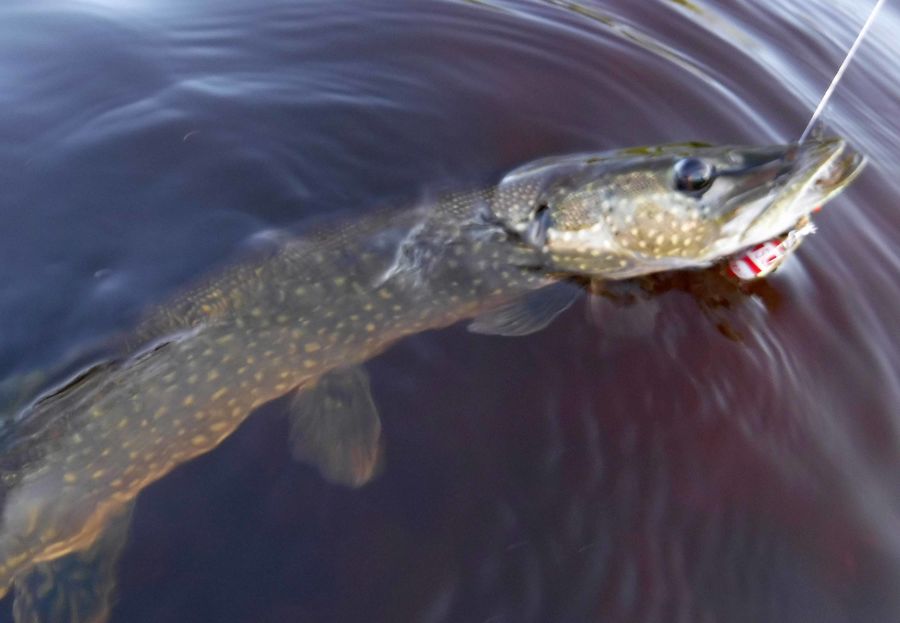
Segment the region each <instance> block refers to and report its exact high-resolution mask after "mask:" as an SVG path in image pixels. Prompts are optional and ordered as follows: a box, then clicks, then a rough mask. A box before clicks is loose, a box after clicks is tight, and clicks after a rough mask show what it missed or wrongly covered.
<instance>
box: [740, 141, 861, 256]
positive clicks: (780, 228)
mask: <svg viewBox="0 0 900 623" xmlns="http://www.w3.org/2000/svg"><path fill="white" fill-rule="evenodd" d="M795 158H796V161H797V162H796V165H795V167H796V172H795V173H794V174H792V175H791V177H790V178H789V180H788V181H787V183H786V184H785V186H784V187H783V188H782V190H781V191H780V192H779V193H778V195H777V196H776V197H775V199H774V200H773V201H772V203H771V204H770V205H769V206H767V207H766V208H765V209H764V210H763V211H762V212H760V214H759V215H758V216H757V217H756V218H755V219H753V221H752V222H751V223H750V224H749V226H747V227H746V229H745V230H744V232H743V233H742V235H741V239H740V243H739V246H740V248H745V247H749V246H752V245H755V244H759V243H761V242H765V241H767V240H771V239H773V238H775V237H777V236H779V235H781V234H783V233H784V232H787V231H789V230H791V229H793V228H794V227H795V225H796V224H797V223H798V222H799V221H800V220H802V219H804V218H805V217H808V216H809V215H810V214H811V213H812V212H813V211H815V210H817V209H819V208H820V207H821V206H822V205H824V204H825V203H827V202H828V201H830V200H831V199H833V198H834V197H836V196H837V195H838V194H839V193H841V192H842V191H843V190H844V189H845V188H846V187H847V186H848V185H849V184H850V183H851V182H853V180H855V179H856V177H857V176H859V174H860V173H861V172H862V170H863V169H864V168H865V165H866V158H865V156H863V155H862V154H861V153H859V152H857V151H855V150H853V149H851V148H850V147H849V146H848V145H847V143H846V142H845V141H844V140H842V139H839V138H833V139H828V140H825V141H815V142H810V143H806V144H804V145H801V146H798V147H797V155H796V156H795ZM733 250H734V249H732V251H733ZM725 254H727V252H726V253H723V254H722V255H725Z"/></svg>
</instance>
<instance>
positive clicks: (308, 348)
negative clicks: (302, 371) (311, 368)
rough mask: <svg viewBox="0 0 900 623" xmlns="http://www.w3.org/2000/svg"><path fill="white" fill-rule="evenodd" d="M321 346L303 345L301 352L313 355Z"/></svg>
mask: <svg viewBox="0 0 900 623" xmlns="http://www.w3.org/2000/svg"><path fill="white" fill-rule="evenodd" d="M321 348H322V346H321V345H320V344H319V343H318V342H307V343H306V344H304V345H303V350H305V351H306V352H308V353H314V352H316V351H318V350H321Z"/></svg>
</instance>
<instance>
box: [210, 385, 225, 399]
mask: <svg viewBox="0 0 900 623" xmlns="http://www.w3.org/2000/svg"><path fill="white" fill-rule="evenodd" d="M227 393H228V388H227V387H222V388H221V389H218V390H216V392H215V393H214V394H213V395H212V396H211V399H212V400H218V399H219V398H221V397H222V396H224V395H225V394H227Z"/></svg>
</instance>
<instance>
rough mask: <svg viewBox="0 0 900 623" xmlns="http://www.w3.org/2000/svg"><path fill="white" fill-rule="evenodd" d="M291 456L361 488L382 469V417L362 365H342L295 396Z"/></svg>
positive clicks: (292, 405) (292, 407)
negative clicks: (345, 366)
mask: <svg viewBox="0 0 900 623" xmlns="http://www.w3.org/2000/svg"><path fill="white" fill-rule="evenodd" d="M290 418H291V422H290V443H291V454H292V456H293V457H294V458H295V459H296V460H298V461H302V462H304V463H308V464H310V465H313V466H315V467H316V468H318V470H319V471H320V472H321V474H322V476H323V477H325V479H327V480H329V481H331V482H334V483H338V484H342V485H346V486H348V487H360V486H362V485H364V484H366V483H367V482H369V481H370V480H371V479H372V478H373V477H375V476H376V475H377V473H378V469H379V465H380V460H381V455H382V452H381V420H380V419H379V417H378V409H377V408H376V407H375V402H374V401H373V399H372V392H371V389H370V387H369V378H368V375H367V374H366V371H365V370H364V369H363V368H362V367H361V366H355V367H350V368H339V369H337V370H333V371H331V372H329V373H328V374H326V375H324V376H323V377H321V378H320V379H319V380H318V381H317V382H316V384H315V385H313V386H312V387H302V388H299V389H298V390H297V392H296V393H295V394H294V397H293V398H292V399H291V405H290Z"/></svg>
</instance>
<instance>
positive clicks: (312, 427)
mask: <svg viewBox="0 0 900 623" xmlns="http://www.w3.org/2000/svg"><path fill="white" fill-rule="evenodd" d="M813 147H814V148H808V149H806V150H805V151H804V150H802V149H800V150H798V148H797V147H796V146H785V147H781V148H769V149H767V150H761V149H752V148H744V149H737V148H733V149H725V148H718V149H714V148H696V147H678V148H659V149H655V150H654V149H651V150H643V151H640V150H631V151H626V152H616V153H615V154H611V155H609V154H601V155H596V156H577V157H563V158H557V159H554V160H547V161H541V162H539V163H537V164H535V165H531V166H529V167H526V168H524V169H521V170H518V171H516V172H514V173H513V174H511V175H509V176H507V177H506V178H505V179H504V180H503V181H502V182H501V183H500V184H498V185H497V186H496V187H494V188H491V189H488V190H481V191H477V192H469V193H459V194H448V195H445V196H443V197H442V198H441V199H440V200H439V201H437V202H436V203H435V204H433V205H420V206H417V207H413V208H411V209H407V210H395V211H386V212H379V213H375V214H372V215H369V216H365V217H362V218H360V219H358V220H356V221H354V222H348V223H346V224H339V225H335V226H333V227H330V228H325V229H323V230H321V231H319V232H317V233H314V234H310V235H306V236H300V237H296V238H290V237H285V238H283V239H279V240H277V241H276V243H275V244H273V245H272V248H270V249H269V250H267V251H265V252H263V253H261V254H260V257H256V258H254V259H251V260H246V261H243V262H239V263H235V264H234V265H232V266H230V267H228V268H226V269H224V270H222V271H220V272H218V273H216V274H214V275H212V276H211V277H209V278H207V279H205V280H203V281H201V282H199V283H198V284H197V285H196V286H194V287H193V288H190V289H188V290H186V291H185V292H184V293H183V294H182V295H180V296H179V297H177V298H175V299H173V300H172V301H170V302H168V303H166V304H165V305H162V306H160V307H158V308H157V309H155V310H152V311H151V312H150V313H149V314H148V316H147V318H146V319H145V321H144V322H143V323H141V324H140V325H139V326H138V327H137V328H136V329H135V330H134V332H133V333H132V334H131V335H130V336H129V337H128V338H127V339H126V340H124V342H123V345H122V348H121V350H120V351H119V354H118V356H116V357H113V358H111V359H110V360H109V361H106V362H103V363H101V364H99V365H97V366H95V367H94V368H92V369H90V370H88V371H87V372H86V373H84V374H82V375H81V376H79V377H78V378H76V379H73V380H72V381H71V382H69V383H68V384H65V385H63V386H61V387H58V388H55V389H53V390H52V391H50V392H47V393H45V394H44V395H43V396H41V397H39V398H38V399H37V400H35V401H34V402H32V404H30V405H29V406H28V407H27V408H25V409H24V410H23V411H22V412H20V413H18V414H17V415H16V416H15V419H14V420H12V421H11V423H9V422H8V423H7V426H5V427H4V428H3V431H2V433H0V501H2V514H0V594H2V593H3V592H5V591H6V590H7V589H8V587H9V586H10V585H12V584H13V582H15V583H16V587H17V603H18V602H19V601H20V598H21V601H22V603H23V604H25V603H29V604H30V603H32V602H34V601H35V600H34V599H28V597H29V595H30V593H29V589H28V587H29V577H30V576H31V575H33V573H34V572H35V570H36V569H38V570H40V569H43V571H46V572H48V573H49V570H48V568H50V569H52V568H54V567H53V565H54V564H56V562H58V561H59V560H61V559H68V558H69V557H70V555H72V556H74V555H77V554H78V553H79V552H82V551H85V550H89V549H91V548H92V547H97V546H98V545H97V544H98V543H100V544H103V543H104V542H103V534H104V530H105V529H108V526H109V525H110V524H112V523H114V522H115V521H116V518H117V517H122V516H127V512H128V508H129V505H130V503H131V501H132V500H133V499H134V498H135V497H136V496H137V495H138V493H139V492H140V491H141V490H142V489H143V488H144V487H146V486H147V485H149V484H150V483H152V482H154V481H155V480H157V479H159V478H161V477H163V476H164V475H165V474H166V473H167V472H169V471H170V470H172V469H173V468H174V467H176V466H177V465H179V464H181V463H183V462H185V461H188V460H190V459H191V458H193V457H196V456H197V455H199V454H202V453H204V452H207V451H209V450H211V449H212V448H214V447H215V446H216V445H217V444H219V443H220V442H221V441H222V440H223V439H224V438H225V437H227V436H228V435H229V434H231V432H233V431H234V429H235V428H236V427H237V426H238V425H239V424H240V423H241V422H242V421H243V420H244V419H245V418H246V417H247V415H249V414H250V413H251V412H252V411H253V410H254V409H255V408H257V407H258V406H260V405H262V404H264V403H266V402H269V401H271V400H273V399H275V398H278V397H280V396H283V395H285V394H288V393H290V392H297V396H301V397H302V396H314V397H315V396H316V395H317V394H322V395H325V397H326V402H328V403H329V404H331V405H332V406H331V408H328V409H322V408H320V406H321V405H311V404H310V402H315V401H311V400H310V399H308V398H307V399H306V403H303V400H300V402H298V403H297V404H298V405H299V408H300V409H301V410H302V411H304V412H305V413H307V415H306V416H305V419H302V422H303V423H302V425H300V426H298V427H297V428H296V430H297V431H299V432H298V436H299V437H300V439H299V441H298V442H297V444H298V445H297V446H296V448H297V455H300V456H303V457H306V458H310V457H312V459H313V460H314V461H318V462H320V467H321V465H323V464H328V465H330V467H327V468H326V467H322V469H323V473H326V472H327V471H328V470H331V473H334V474H338V477H339V479H341V480H344V481H345V482H349V483H350V484H360V483H362V482H365V480H367V479H368V478H369V477H371V475H372V473H373V470H374V462H375V452H374V451H372V450H371V447H370V443H369V442H370V441H371V440H372V439H373V438H377V425H373V424H372V420H371V418H367V416H366V414H367V413H372V412H373V411H372V409H373V407H372V405H371V404H370V403H369V402H367V401H366V400H357V399H355V398H352V397H351V398H347V396H348V395H350V394H352V393H353V392H354V391H356V390H359V389H360V388H362V389H363V393H364V390H365V388H366V387H367V385H366V383H365V380H364V379H363V378H360V377H358V376H354V373H347V372H346V371H348V370H353V369H354V368H355V366H357V365H358V364H361V363H362V362H364V361H365V360H367V359H369V358H371V357H373V356H374V355H376V354H378V353H379V352H381V351H383V350H384V349H385V348H387V347H388V346H389V345H390V344H392V343H393V342H395V341H396V340H398V339H400V338H402V337H404V336H406V335H409V334H412V333H416V332H420V331H423V330H426V329H430V328H437V327H442V326H446V325H449V324H452V323H454V322H457V321H459V320H461V319H464V318H471V317H474V316H479V315H481V316H482V318H485V317H487V318H489V320H488V321H484V320H481V321H476V324H475V325H473V326H475V327H480V329H479V330H483V331H486V332H495V333H506V334H516V333H525V332H529V331H531V330H534V329H535V328H540V326H543V324H542V322H543V323H544V324H545V323H546V321H549V320H548V319H549V318H552V316H554V315H555V314H556V313H558V311H559V310H558V309H556V308H554V307H553V305H550V306H547V305H543V304H540V303H538V304H535V303H534V300H535V299H534V298H533V297H534V295H535V294H536V293H537V294H540V293H542V292H544V291H550V290H552V289H553V287H555V284H559V283H560V282H561V281H563V280H565V279H566V278H568V277H570V276H572V275H583V276H589V277H592V278H601V279H622V278H628V277H633V276H636V275H642V274H648V273H652V272H656V271H660V270H668V269H672V268H685V267H696V266H704V265H707V264H709V263H710V262H712V261H715V260H717V259H721V258H722V257H724V256H727V255H728V254H729V253H733V252H736V251H738V250H740V249H741V248H743V247H746V246H748V245H750V244H753V243H755V242H757V241H758V240H757V238H759V239H765V238H766V237H773V236H775V235H777V234H779V233H781V232H782V231H784V230H785V229H789V227H790V225H791V224H792V223H794V222H796V220H797V219H798V218H800V217H801V216H802V215H803V214H805V213H807V212H808V211H809V210H810V209H811V208H812V207H814V205H813V204H815V205H818V204H820V203H821V202H822V201H824V200H827V199H828V198H830V197H831V196H832V195H833V194H834V193H835V192H836V191H837V190H839V189H840V188H842V187H843V186H844V185H846V183H848V182H849V180H850V179H852V177H853V176H854V175H855V174H856V173H857V172H858V170H859V168H860V166H861V161H860V159H859V158H858V157H850V156H848V155H847V154H848V153H849V150H848V149H847V148H846V147H845V146H844V145H843V143H842V142H834V141H832V142H830V143H821V144H816V145H814V146H813ZM842 158H843V159H842ZM685 159H693V161H692V162H689V163H688V164H690V165H691V166H693V167H694V170H693V171H692V173H693V174H694V179H693V182H692V184H693V186H692V187H691V188H690V189H688V190H685V189H683V188H680V185H681V184H682V180H679V178H678V175H680V173H679V171H678V166H679V163H681V165H682V166H681V168H684V166H683V163H684V160H685ZM694 161H699V162H700V164H701V165H702V164H704V163H705V164H709V165H710V167H713V168H714V169H715V170H716V171H718V173H716V175H718V176H719V177H718V178H717V179H716V180H713V181H711V182H710V181H709V180H706V179H703V178H698V176H697V173H698V171H697V170H696V166H697V162H694ZM839 163H843V165H842V166H843V169H841V170H840V171H837V172H836V171H835V170H834V168H835V167H838V164H839ZM728 167H730V169H729V168H728ZM682 173H683V172H682ZM703 173H704V171H699V174H701V175H702V174H703ZM706 173H709V171H706ZM823 180H824V181H823ZM717 184H718V185H719V186H720V187H718V188H717ZM801 213H802V214H801ZM760 221H764V222H765V225H764V227H760V226H758V223H759V222H760ZM563 299H564V301H568V300H569V299H566V298H565V297H563ZM521 301H529V306H527V307H526V311H524V312H523V311H522V310H521V309H520V308H518V307H516V306H517V305H519V302H521ZM554 305H555V304H554ZM492 314H493V315H492ZM535 315H537V316H539V318H538V321H537V322H536V323H534V322H532V321H531V319H530V318H529V317H530V316H535ZM541 318H543V320H541ZM523 319H524V320H523ZM478 322H480V324H478ZM529 323H531V324H529ZM327 379H336V382H331V381H327ZM348 388H349V390H350V391H348ZM328 392H330V393H328ZM334 405H338V406H341V405H343V406H344V407H346V408H347V409H348V410H350V411H352V412H355V413H358V414H362V415H361V416H360V419H359V420H352V419H351V420H350V422H351V424H349V425H347V426H342V425H341V426H335V425H333V424H329V421H328V420H329V418H331V417H332V416H333V414H334V413H335V412H336V409H335V408H334ZM310 413H312V414H313V415H312V416H310V415H309V414H310ZM360 422H362V423H363V424H360ZM329 427H330V428H329ZM323 429H324V430H325V431H326V432H325V433H322V430H323ZM360 431H362V432H360ZM347 438H352V439H353V440H355V441H354V442H353V443H345V440H346V439H347ZM343 446H348V447H350V448H351V450H352V456H351V457H350V459H349V463H348V462H346V461H343V459H342V458H341V457H340V456H337V457H336V456H335V452H336V450H335V448H339V447H343ZM360 448H362V450H360ZM366 448H369V449H368V450H367V449H366ZM348 464H349V467H347V465H348ZM341 470H344V471H343V472H342V471H341ZM347 472H349V475H347ZM340 474H344V475H343V476H341V475H340ZM118 542H119V541H116V543H118ZM19 589H21V595H19ZM108 593H109V592H108V591H107V593H105V594H107V595H108ZM69 598H71V599H74V597H66V599H69ZM23 607H24V606H23ZM97 607H99V606H97ZM106 607H108V604H107V605H106ZM95 618H96V617H95ZM100 618H102V617H100ZM21 619H22V620H25V615H24V614H23V615H22V616H21Z"/></svg>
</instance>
